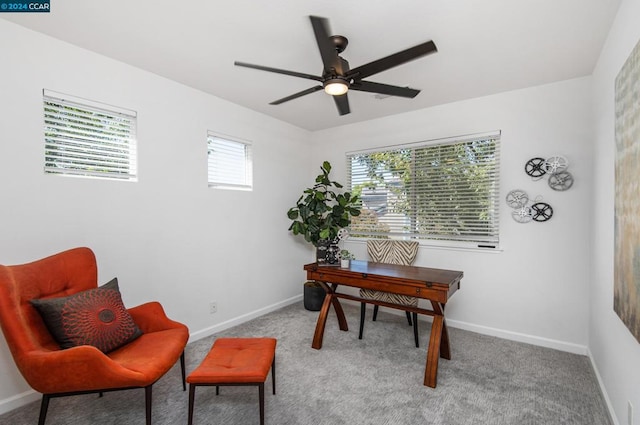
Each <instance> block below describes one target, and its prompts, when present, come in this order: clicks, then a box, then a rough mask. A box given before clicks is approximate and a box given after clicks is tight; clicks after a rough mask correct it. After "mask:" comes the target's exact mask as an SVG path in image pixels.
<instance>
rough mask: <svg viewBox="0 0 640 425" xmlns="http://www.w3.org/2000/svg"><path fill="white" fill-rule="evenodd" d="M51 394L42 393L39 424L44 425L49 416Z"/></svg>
mask: <svg viewBox="0 0 640 425" xmlns="http://www.w3.org/2000/svg"><path fill="white" fill-rule="evenodd" d="M49 398H50V397H49V395H48V394H42V402H41V403H40V417H39V418H38V425H44V420H45V419H46V418H47V409H48V408H49Z"/></svg>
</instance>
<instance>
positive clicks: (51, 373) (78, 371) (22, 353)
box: [0, 248, 189, 425]
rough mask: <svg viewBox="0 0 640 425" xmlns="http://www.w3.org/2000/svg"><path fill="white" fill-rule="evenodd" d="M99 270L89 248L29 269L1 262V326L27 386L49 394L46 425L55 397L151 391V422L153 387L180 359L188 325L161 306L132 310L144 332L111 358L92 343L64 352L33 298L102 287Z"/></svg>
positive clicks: (44, 407) (44, 409)
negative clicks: (171, 318) (168, 313)
mask: <svg viewBox="0 0 640 425" xmlns="http://www.w3.org/2000/svg"><path fill="white" fill-rule="evenodd" d="M97 275H98V273H97V265H96V259H95V256H94V254H93V252H92V251H91V250H90V249H89V248H75V249H71V250H68V251H64V252H61V253H58V254H55V255H52V256H50V257H47V258H44V259H41V260H38V261H34V262H32V263H28V264H22V265H14V266H2V265H0V325H2V331H3V333H4V336H5V339H6V340H7V345H8V346H9V349H10V350H11V354H12V355H13V359H14V361H15V363H16V365H17V367H18V369H19V370H20V372H21V373H22V376H24V378H25V380H26V381H27V383H28V384H29V385H30V386H31V387H32V388H33V389H34V390H36V391H38V392H40V393H42V403H41V406H40V418H39V422H38V424H39V425H44V422H45V418H46V414H47V408H48V405H49V400H50V399H51V398H53V397H63V396H70V395H78V394H87V393H100V394H102V393H103V392H108V391H117V390H124V389H132V388H144V389H145V404H146V412H145V413H146V423H147V425H150V424H151V400H152V390H151V389H152V386H153V384H154V383H155V382H156V381H157V380H158V379H160V378H161V377H162V376H163V375H164V374H165V373H166V372H167V371H168V370H169V369H170V368H171V367H172V366H173V365H174V364H175V363H176V362H177V360H178V359H180V364H181V366H182V389H183V390H185V389H186V385H185V364H184V363H185V362H184V348H185V346H186V344H187V340H188V339H189V330H188V328H187V327H186V326H185V325H183V324H181V323H178V322H174V321H173V320H170V319H169V318H168V317H167V316H166V315H165V312H164V310H163V308H162V306H161V305H160V304H159V303H157V302H150V303H146V304H143V305H140V306H138V307H134V308H131V309H129V310H128V312H129V314H130V315H131V317H132V318H133V320H134V322H135V323H136V325H137V326H138V327H139V328H140V330H142V332H143V334H142V335H141V336H140V337H138V338H137V339H135V340H133V341H131V342H129V343H128V344H126V345H124V346H122V347H120V348H117V349H115V350H114V351H111V352H108V353H106V354H105V353H103V352H102V351H100V350H99V349H98V348H96V347H94V346H90V345H80V346H76V347H72V348H67V349H61V348H60V346H59V345H58V343H57V342H56V341H55V340H54V339H53V337H52V335H51V333H50V332H49V330H48V329H47V327H46V325H45V323H44V322H43V320H42V318H41V316H40V314H39V313H38V311H37V310H36V308H35V307H34V306H32V304H31V303H30V300H32V299H43V298H57V297H64V296H69V295H71V294H75V293H78V292H81V291H85V290H88V289H94V288H97Z"/></svg>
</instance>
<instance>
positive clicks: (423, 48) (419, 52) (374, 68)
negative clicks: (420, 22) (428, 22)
mask: <svg viewBox="0 0 640 425" xmlns="http://www.w3.org/2000/svg"><path fill="white" fill-rule="evenodd" d="M437 51H438V48H437V47H436V45H435V43H434V42H433V41H427V42H426V43H422V44H418V45H417V46H413V47H410V48H408V49H406V50H403V51H401V52H398V53H394V54H393V55H389V56H386V57H384V58H382V59H378V60H376V61H373V62H369V63H367V64H365V65H362V66H359V67H357V68H354V69H352V70H351V71H349V72H348V73H347V75H346V77H347V78H355V79H356V80H361V79H363V78H367V77H369V76H371V75H373V74H377V73H379V72H382V71H386V70H387V69H390V68H393V67H396V66H398V65H402V64H403V63H407V62H409V61H412V60H414V59H418V58H420V57H422V56H425V55H428V54H429V53H435V52H437Z"/></svg>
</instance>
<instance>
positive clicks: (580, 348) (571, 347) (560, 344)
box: [447, 319, 587, 355]
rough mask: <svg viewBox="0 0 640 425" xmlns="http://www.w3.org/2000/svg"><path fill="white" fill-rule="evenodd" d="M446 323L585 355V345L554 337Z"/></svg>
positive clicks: (451, 323)
mask: <svg viewBox="0 0 640 425" xmlns="http://www.w3.org/2000/svg"><path fill="white" fill-rule="evenodd" d="M447 325H449V326H451V327H452V328H458V329H464V330H466V331H471V332H476V333H479V334H483V335H490V336H495V337H498V338H503V339H509V340H511V341H518V342H525V343H527V344H533V345H539V346H541V347H547V348H553V349H556V350H560V351H567V352H569V353H573V354H581V355H587V346H586V345H579V344H573V343H570V342H565V341H558V340H555V339H549V338H542V337H539V336H533V335H527V334H523V333H519V332H511V331H505V330H503V329H497V328H491V327H488V326H481V325H474V324H472V323H467V322H460V321H458V320H450V319H447Z"/></svg>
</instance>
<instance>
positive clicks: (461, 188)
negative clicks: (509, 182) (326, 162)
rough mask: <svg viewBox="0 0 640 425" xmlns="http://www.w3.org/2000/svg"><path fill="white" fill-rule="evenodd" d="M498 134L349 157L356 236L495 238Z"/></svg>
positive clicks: (484, 240) (489, 240)
mask: <svg viewBox="0 0 640 425" xmlns="http://www.w3.org/2000/svg"><path fill="white" fill-rule="evenodd" d="M499 143H500V135H499V133H495V134H491V135H478V136H471V137H464V138H453V139H448V140H446V141H435V142H424V143H417V144H411V145H404V146H399V147H389V148H384V149H380V150H376V151H367V152H357V153H350V154H348V155H347V162H348V170H349V189H350V190H351V191H352V192H354V193H355V194H359V195H360V197H361V199H362V203H363V212H362V214H361V216H360V217H356V218H355V219H354V220H353V221H352V224H351V234H352V235H353V236H365V237H405V238H406V237H410V238H420V239H432V240H447V241H462V242H472V243H475V244H478V243H482V244H484V243H486V244H492V245H495V244H497V243H498V236H499V232H498V230H499V229H498V208H499V201H498V196H499V187H498V182H499V168H500V167H499V165H500V150H499Z"/></svg>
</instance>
